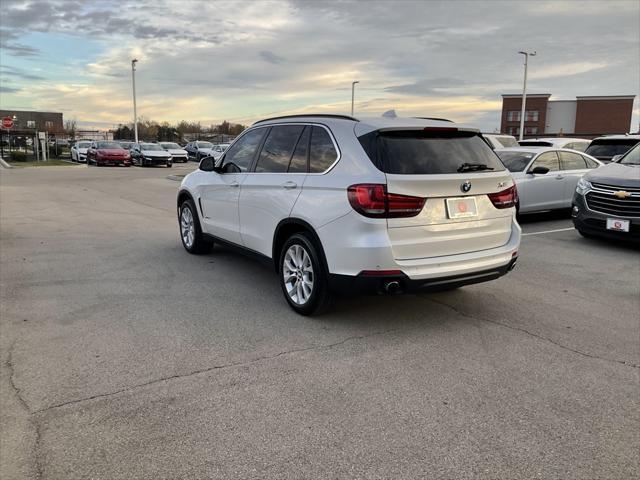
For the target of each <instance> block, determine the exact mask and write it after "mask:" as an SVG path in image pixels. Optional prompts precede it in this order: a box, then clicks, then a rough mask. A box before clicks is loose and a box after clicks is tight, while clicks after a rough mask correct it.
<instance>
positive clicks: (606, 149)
mask: <svg viewBox="0 0 640 480" xmlns="http://www.w3.org/2000/svg"><path fill="white" fill-rule="evenodd" d="M636 143H638V140H636V139H633V138H630V139H628V140H627V139H624V138H621V139H619V140H618V139H615V140H605V139H603V140H594V141H593V142H591V144H590V145H589V147H588V148H587V149H586V150H585V151H584V153H587V154H589V155H591V156H593V157H613V156H614V155H622V154H623V153H626V152H627V151H628V150H629V149H630V148H631V147H633V146H634V145H635V144H636Z"/></svg>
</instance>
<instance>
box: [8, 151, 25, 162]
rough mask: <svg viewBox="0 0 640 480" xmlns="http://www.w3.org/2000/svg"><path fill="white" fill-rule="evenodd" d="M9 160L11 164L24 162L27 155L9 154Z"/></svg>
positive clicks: (19, 153) (21, 153)
mask: <svg viewBox="0 0 640 480" xmlns="http://www.w3.org/2000/svg"><path fill="white" fill-rule="evenodd" d="M9 158H10V159H11V161H12V162H26V161H27V154H26V153H24V152H11V156H10V157H9Z"/></svg>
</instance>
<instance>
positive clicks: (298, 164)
mask: <svg viewBox="0 0 640 480" xmlns="http://www.w3.org/2000/svg"><path fill="white" fill-rule="evenodd" d="M311 128H312V127H311V125H307V126H306V127H304V132H302V135H300V138H299V139H298V144H297V145H296V150H295V152H293V156H292V157H291V161H290V162H289V169H288V170H287V171H288V172H289V173H307V157H308V156H309V155H308V153H309V139H310V138H311Z"/></svg>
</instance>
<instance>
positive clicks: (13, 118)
mask: <svg viewBox="0 0 640 480" xmlns="http://www.w3.org/2000/svg"><path fill="white" fill-rule="evenodd" d="M11 120H13V126H14V127H15V126H16V125H17V124H18V117H16V116H15V115H13V116H12V117H11ZM7 134H8V135H9V157H11V129H10V128H9V129H7Z"/></svg>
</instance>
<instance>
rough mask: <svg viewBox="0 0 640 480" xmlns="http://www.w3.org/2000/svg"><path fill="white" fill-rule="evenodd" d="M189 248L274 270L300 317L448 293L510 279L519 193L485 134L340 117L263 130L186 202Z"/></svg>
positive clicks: (196, 177) (188, 188)
mask: <svg viewBox="0 0 640 480" xmlns="http://www.w3.org/2000/svg"><path fill="white" fill-rule="evenodd" d="M177 203H178V205H177V206H178V220H179V227H180V236H181V238H182V243H183V245H184V248H185V249H186V250H187V251H188V252H190V253H204V252H208V251H210V249H211V247H212V246H213V244H214V243H220V244H226V245H232V246H237V247H241V248H242V249H244V250H247V251H249V252H251V253H254V254H258V255H259V256H260V257H263V258H266V259H268V260H269V261H270V262H273V264H274V267H275V270H276V272H277V273H278V275H279V277H280V283H281V286H282V290H283V292H284V296H285V298H286V300H287V302H288V303H289V305H290V306H291V307H292V308H293V309H294V310H295V311H296V312H298V313H300V314H303V315H310V314H314V313H319V312H320V311H322V310H324V309H326V308H327V306H328V305H329V304H330V300H331V298H332V295H333V294H335V293H343V292H354V291H356V292H365V291H377V292H379V293H400V292H410V291H416V290H418V289H422V288H427V289H429V288H431V289H438V290H442V289H449V288H456V287H459V286H462V285H468V284H472V283H479V282H484V281H487V280H492V279H495V278H498V277H500V276H502V275H504V274H506V273H507V272H509V271H510V270H511V269H512V268H513V266H514V264H515V262H516V259H517V255H518V246H519V244H520V233H521V230H520V227H519V225H518V224H517V222H516V219H515V205H516V203H517V191H516V187H515V185H514V182H513V180H512V178H511V176H510V175H509V172H508V170H506V169H505V167H504V166H503V164H502V163H501V162H500V160H499V158H498V157H497V156H496V155H495V154H494V153H493V151H492V150H491V148H489V146H488V145H487V143H486V142H485V141H484V140H483V138H482V136H481V134H480V132H479V131H478V130H476V129H473V128H469V127H466V126H463V125H458V124H455V123H451V122H447V121H437V120H429V119H418V118H399V117H393V118H388V117H381V118H367V119H364V118H363V119H356V118H352V117H347V116H339V115H304V116H288V117H278V118H272V119H268V120H262V121H259V122H256V123H255V124H254V125H252V126H251V128H249V129H248V130H246V131H245V132H243V134H242V135H241V136H239V137H238V138H237V139H236V141H235V142H234V143H233V144H232V145H231V146H230V147H229V148H228V149H227V151H226V152H225V154H224V156H222V157H221V158H220V159H218V160H217V161H216V160H214V159H213V158H212V157H207V158H204V159H203V160H202V161H201V163H200V167H199V169H198V170H197V171H195V172H193V173H191V174H189V175H187V176H186V177H185V178H184V180H183V181H182V184H181V186H180V188H179V191H178V198H177Z"/></svg>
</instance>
